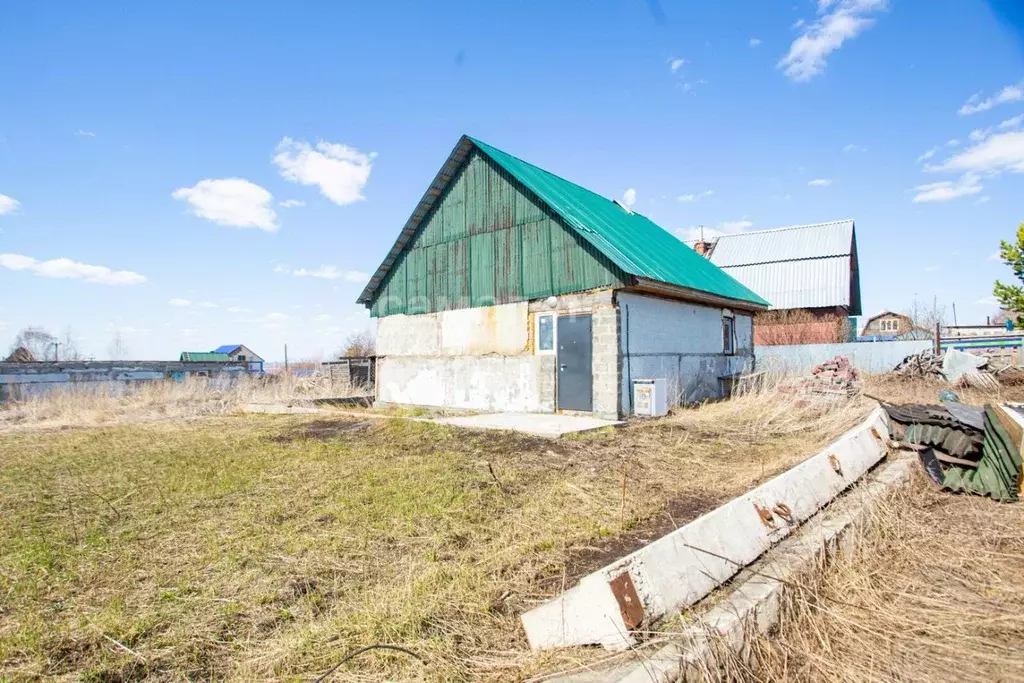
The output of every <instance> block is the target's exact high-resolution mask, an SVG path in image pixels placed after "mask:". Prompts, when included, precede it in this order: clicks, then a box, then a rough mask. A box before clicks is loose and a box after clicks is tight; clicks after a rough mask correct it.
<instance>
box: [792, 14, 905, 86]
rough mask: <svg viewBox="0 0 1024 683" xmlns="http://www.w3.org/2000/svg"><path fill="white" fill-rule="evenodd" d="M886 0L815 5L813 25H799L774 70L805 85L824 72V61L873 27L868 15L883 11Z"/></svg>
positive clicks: (872, 20) (871, 19)
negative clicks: (785, 52)
mask: <svg viewBox="0 0 1024 683" xmlns="http://www.w3.org/2000/svg"><path fill="white" fill-rule="evenodd" d="M887 6H888V0H835V1H834V2H833V1H828V2H819V3H818V13H819V14H820V15H821V16H820V17H819V18H818V20H817V21H815V22H814V23H813V24H810V25H804V24H802V23H800V22H798V24H797V25H796V26H797V28H799V29H801V33H800V35H799V36H798V37H797V39H796V40H794V41H793V44H792V45H790V47H789V52H788V53H787V54H786V56H785V57H783V58H782V59H781V60H779V63H778V65H777V66H778V68H780V69H782V70H783V71H784V72H785V74H786V76H788V77H789V78H790V80H793V81H797V82H800V81H809V80H811V79H812V78H814V77H815V76H817V75H819V74H821V73H823V72H824V71H825V66H826V59H827V58H828V56H829V55H830V54H832V53H833V52H835V51H836V50H838V49H839V48H840V47H842V46H843V43H845V42H846V41H847V40H851V39H853V38H856V37H857V36H858V35H859V34H860V33H861V32H862V31H864V30H865V29H867V28H868V27H870V26H871V25H872V24H874V22H875V20H874V19H873V18H871V17H870V16H869V15H870V14H871V13H873V12H878V11H881V10H884V9H885V8H886V7H887Z"/></svg>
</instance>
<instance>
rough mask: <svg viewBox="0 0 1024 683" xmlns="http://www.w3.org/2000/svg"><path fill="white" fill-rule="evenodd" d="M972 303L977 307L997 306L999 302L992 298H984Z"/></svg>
mask: <svg viewBox="0 0 1024 683" xmlns="http://www.w3.org/2000/svg"><path fill="white" fill-rule="evenodd" d="M974 303H975V304H977V305H978V306H998V305H999V300H998V299H996V298H995V297H994V296H986V297H984V298H982V299H978V300H977V301H975V302H974Z"/></svg>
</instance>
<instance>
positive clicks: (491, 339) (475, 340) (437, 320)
mask: <svg viewBox="0 0 1024 683" xmlns="http://www.w3.org/2000/svg"><path fill="white" fill-rule="evenodd" d="M528 307H529V305H528V304H527V303H526V302H525V301H524V302H521V303H514V304H502V305H500V306H481V307H478V308H461V309H457V310H454V311H440V312H438V313H423V314H420V315H389V316H385V317H383V318H378V319H377V354H378V355H380V356H484V355H487V354H492V353H497V354H502V355H519V354H523V353H525V352H526V350H527V342H528V341H529V331H528V326H527V322H526V320H527V308H528Z"/></svg>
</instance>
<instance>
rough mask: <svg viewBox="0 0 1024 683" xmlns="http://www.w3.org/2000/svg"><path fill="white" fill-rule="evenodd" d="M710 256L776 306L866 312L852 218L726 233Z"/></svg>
mask: <svg viewBox="0 0 1024 683" xmlns="http://www.w3.org/2000/svg"><path fill="white" fill-rule="evenodd" d="M710 260H711V262H712V263H714V264H715V265H716V266H718V267H719V268H721V269H722V270H724V271H725V272H727V273H728V274H729V275H732V276H733V277H734V278H736V279H737V280H739V281H740V282H742V283H743V284H744V285H746V286H747V287H749V288H750V289H752V290H753V291H755V292H757V293H758V294H759V295H761V296H762V297H763V298H765V299H767V300H768V301H770V302H771V303H772V307H773V308H777V309H786V308H826V307H833V306H838V307H843V308H846V309H847V310H848V312H849V314H850V315H860V314H861V306H860V277H859V275H858V268H857V238H856V232H855V230H854V224H853V221H852V220H842V221H833V222H831V223H815V224H812V225H797V226H793V227H789V228H778V229H776V230H761V231H757V232H744V233H738V234H735V235H723V236H722V237H719V238H718V241H717V242H716V243H715V245H714V249H713V250H712V252H711V257H710Z"/></svg>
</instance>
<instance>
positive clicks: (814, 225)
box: [690, 218, 854, 241]
mask: <svg viewBox="0 0 1024 683" xmlns="http://www.w3.org/2000/svg"><path fill="white" fill-rule="evenodd" d="M853 222H854V219H853V218H841V219H839V220H834V221H822V222H821V223H805V224H803V225H785V226H783V227H781V228H769V229H767V230H746V231H744V232H732V233H727V234H725V235H719V236H718V237H717V238H716V239H718V240H720V239H724V238H726V237H743V236H745V235H763V234H764V233H766V232H784V231H786V230H804V229H806V228H820V227H822V226H824V225H838V224H839V223H853ZM690 241H698V240H690Z"/></svg>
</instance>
